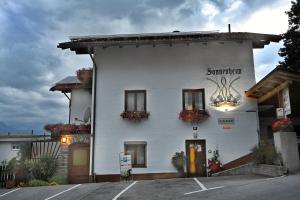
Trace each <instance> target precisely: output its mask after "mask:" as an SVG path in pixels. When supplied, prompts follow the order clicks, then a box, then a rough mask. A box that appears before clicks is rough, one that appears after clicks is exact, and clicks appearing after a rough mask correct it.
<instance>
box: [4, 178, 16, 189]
mask: <svg viewBox="0 0 300 200" xmlns="http://www.w3.org/2000/svg"><path fill="white" fill-rule="evenodd" d="M13 187H14V181H13V180H9V181H5V188H7V189H11V188H13Z"/></svg>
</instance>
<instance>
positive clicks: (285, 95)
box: [282, 88, 291, 116]
mask: <svg viewBox="0 0 300 200" xmlns="http://www.w3.org/2000/svg"><path fill="white" fill-rule="evenodd" d="M282 103H283V108H284V115H285V116H287V115H289V114H291V104H290V95H289V88H285V89H284V90H282Z"/></svg>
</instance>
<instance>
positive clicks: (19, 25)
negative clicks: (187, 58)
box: [0, 0, 291, 132]
mask: <svg viewBox="0 0 300 200" xmlns="http://www.w3.org/2000/svg"><path fill="white" fill-rule="evenodd" d="M290 5H291V3H290V0H87V1H82V0H64V1H62V0H26V1H19V0H0V24H1V28H0V77H1V79H0V125H1V124H2V126H4V125H3V124H6V125H7V126H9V127H10V128H11V129H16V130H28V129H35V130H42V127H43V124H45V123H48V122H67V120H68V110H67V107H68V106H67V99H66V98H65V97H64V95H63V94H61V93H59V92H49V88H50V86H51V85H52V84H53V83H55V82H56V81H58V80H60V79H62V78H63V77H65V76H67V75H74V72H75V71H76V69H78V68H82V67H89V66H91V65H92V64H91V61H90V59H89V57H88V56H86V55H83V56H76V55H75V54H74V53H73V52H70V51H68V50H65V51H62V50H60V49H57V48H56V46H57V44H58V43H59V42H63V41H67V40H68V36H78V35H93V34H119V33H141V32H170V31H173V30H180V31H201V30H219V31H227V24H229V23H230V24H231V27H232V31H242V32H258V33H271V34H281V33H284V32H285V31H286V30H287V27H288V23H287V16H286V15H285V13H284V12H285V11H287V10H289V9H290ZM281 45H282V43H280V44H272V45H269V46H268V47H266V48H265V49H263V50H255V52H254V55H255V69H256V76H257V80H259V79H260V78H261V77H263V76H264V75H265V74H267V73H268V72H269V71H271V70H272V69H273V68H274V67H275V66H276V64H277V63H278V61H279V60H280V57H279V56H278V55H277V52H278V49H279V48H280V47H281ZM0 132H1V131H0Z"/></svg>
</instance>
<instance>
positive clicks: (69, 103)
mask: <svg viewBox="0 0 300 200" xmlns="http://www.w3.org/2000/svg"><path fill="white" fill-rule="evenodd" d="M62 93H63V94H64V95H65V96H66V97H67V98H68V100H69V124H70V123H71V98H70V97H69V96H68V95H67V94H66V93H65V92H62Z"/></svg>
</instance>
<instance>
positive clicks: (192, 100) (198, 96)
mask: <svg viewBox="0 0 300 200" xmlns="http://www.w3.org/2000/svg"><path fill="white" fill-rule="evenodd" d="M182 102H183V110H204V109H205V102H204V89H185V90H183V91H182Z"/></svg>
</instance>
